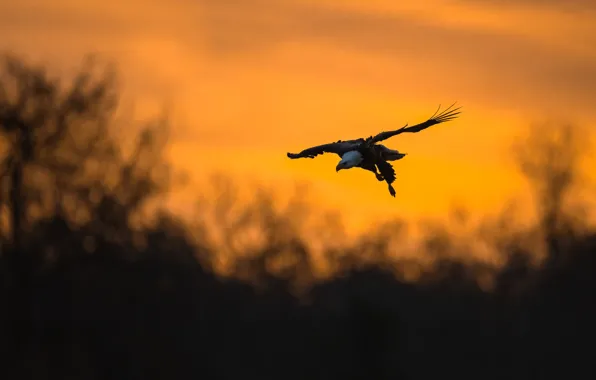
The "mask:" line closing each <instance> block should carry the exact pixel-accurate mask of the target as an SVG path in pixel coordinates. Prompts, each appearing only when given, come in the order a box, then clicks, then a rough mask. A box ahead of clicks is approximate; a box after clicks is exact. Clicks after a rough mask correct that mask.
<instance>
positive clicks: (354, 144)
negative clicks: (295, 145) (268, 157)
mask: <svg viewBox="0 0 596 380" xmlns="http://www.w3.org/2000/svg"><path fill="white" fill-rule="evenodd" d="M363 142H364V140H363V139H358V140H349V141H341V140H339V141H337V142H334V143H329V144H323V145H318V146H313V147H312V148H308V149H304V150H303V151H302V152H300V153H288V157H289V158H292V159H294V158H305V157H308V158H315V157H316V156H318V155H319V154H323V153H335V154H337V155H339V156H342V155H343V154H344V153H346V152H349V151H351V150H355V149H357V148H358V146H359V145H360V144H362V143H363Z"/></svg>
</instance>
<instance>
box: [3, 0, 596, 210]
mask: <svg viewBox="0 0 596 380" xmlns="http://www.w3.org/2000/svg"><path fill="white" fill-rule="evenodd" d="M0 28H2V32H3V35H4V36H5V38H4V39H3V42H1V43H0V49H10V50H12V51H14V52H15V53H17V54H22V55H23V56H25V57H31V58H32V59H34V60H35V61H37V62H43V63H46V64H47V65H48V66H49V67H50V68H52V69H56V70H57V71H65V70H66V71H67V70H69V68H71V67H75V66H78V65H79V64H80V62H81V59H82V58H83V57H84V56H85V55H86V54H88V53H100V54H101V55H103V56H105V57H108V58H110V59H112V60H114V61H115V62H117V63H118V66H119V69H120V72H121V77H122V79H123V81H124V95H125V98H126V101H130V99H132V101H134V103H135V104H137V111H138V113H139V114H148V113H150V112H151V111H152V110H153V109H154V108H155V107H156V106H157V105H159V104H161V103H167V104H170V105H173V114H172V115H173V120H172V121H173V127H174V130H173V136H172V143H171V146H170V148H169V151H170V156H171V158H172V160H173V162H174V164H175V165H177V166H179V167H180V168H182V169H184V170H187V171H188V172H189V174H190V175H191V176H192V177H193V178H195V179H197V180H199V179H201V177H202V176H203V175H204V174H209V173H210V172H211V171H212V170H220V171H225V172H227V173H229V174H230V175H233V176H238V177H239V178H240V177H250V178H259V179H261V180H262V181H264V182H266V183H270V184H274V183H276V182H275V181H279V182H280V183H282V182H283V183H289V182H292V181H304V180H307V181H309V182H312V183H313V186H314V190H315V192H316V194H317V195H318V198H320V199H321V201H322V202H324V203H325V204H329V205H330V207H333V208H342V209H344V210H345V212H346V217H347V218H348V219H351V220H353V221H354V220H355V221H358V220H360V219H362V218H366V217H365V216H364V215H366V214H368V215H369V216H368V217H370V216H371V215H386V216H387V217H392V216H401V217H406V218H417V217H423V216H432V215H442V214H444V213H445V212H446V211H447V210H448V209H449V207H450V206H451V204H453V203H460V204H461V203H465V205H466V206H468V207H469V208H471V209H473V210H476V211H478V212H486V211H488V210H494V209H496V208H499V207H500V205H501V204H502V203H503V202H504V201H506V200H508V199H509V198H510V197H512V196H516V195H518V194H521V195H524V194H522V193H521V192H522V190H523V188H524V184H523V182H522V181H521V180H520V178H519V175H517V173H516V172H515V171H514V170H513V169H512V166H511V165H512V161H511V158H510V157H509V156H508V144H510V143H511V142H513V141H514V139H515V137H516V136H518V135H519V134H520V133H521V131H522V129H523V127H525V126H526V125H528V124H531V123H534V122H541V121H546V120H562V121H571V122H576V123H579V124H583V125H586V126H588V127H590V128H593V127H594V126H595V125H594V122H593V120H594V116H596V108H594V101H595V100H596V51H595V50H594V49H593V46H596V6H590V4H587V3H586V2H582V1H579V0H577V1H571V2H569V3H568V4H566V5H558V4H555V3H554V2H537V1H532V0H522V1H518V2H513V1H509V0H485V1H480V2H476V1H475V2H473V3H472V2H471V1H470V0H450V1H449V0H432V1H429V2H425V4H424V5H423V4H422V3H420V2H414V1H406V2H400V3H399V4H397V3H396V2H394V1H381V0H377V1H363V0H360V1H359V0H349V1H342V2H339V1H331V0H324V1H312V0H281V1H279V0H277V1H274V0H251V1H239V0H225V1H211V0H196V1H189V0H178V1H170V2H165V0H164V1H161V0H152V1H144V2H141V1H140V0H129V1H126V2H120V3H113V4H112V3H105V2H97V1H94V0H91V1H90V2H87V3H85V4H83V3H80V2H77V1H74V0H57V1H55V2H53V3H52V4H51V6H50V5H48V4H47V3H46V2H43V1H40V0H24V1H22V2H19V3H3V4H1V5H0ZM454 101H457V102H458V104H459V105H461V106H462V107H463V108H462V114H461V115H460V117H459V118H458V119H456V120H454V121H450V122H448V123H446V124H441V125H438V126H434V127H432V128H430V129H428V130H427V131H424V132H422V133H420V134H415V135H411V136H403V135H402V136H399V137H396V138H394V139H391V140H389V141H388V142H387V144H388V145H389V146H391V147H392V148H396V149H398V150H400V151H403V152H407V153H408V156H407V157H406V158H405V159H403V160H401V161H398V162H395V163H394V167H395V169H396V174H397V180H396V183H395V184H394V186H395V188H396V190H397V192H398V194H397V198H395V199H394V198H392V197H390V196H389V194H388V192H387V189H386V186H385V185H384V184H380V183H378V182H377V181H376V180H375V179H374V176H372V174H371V173H367V172H365V171H358V170H352V171H347V172H345V173H344V172H340V173H338V174H336V173H335V171H334V170H333V168H334V166H335V163H336V161H337V158H336V157H334V156H327V157H317V158H316V159H314V160H289V159H287V157H286V156H285V154H286V152H288V151H299V150H301V149H303V148H306V147H309V146H313V145H318V144H321V143H325V142H330V141H336V140H338V139H347V138H355V137H360V136H363V137H366V136H369V135H371V134H374V133H377V132H379V131H382V130H387V129H394V128H396V127H398V126H402V125H403V124H405V123H409V124H414V123H418V122H421V121H424V120H425V119H426V118H427V117H428V116H429V115H431V114H432V113H433V112H434V110H435V109H436V108H437V106H438V105H439V104H442V105H443V106H447V105H449V104H451V103H453V102H454ZM280 186H281V185H280ZM191 193H192V190H191ZM187 199H190V198H187V197H186V196H185V197H184V200H183V198H180V200H179V203H180V202H182V203H184V202H188V200H187Z"/></svg>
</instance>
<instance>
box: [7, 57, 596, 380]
mask: <svg viewBox="0 0 596 380" xmlns="http://www.w3.org/2000/svg"><path fill="white" fill-rule="evenodd" d="M5 63H6V65H5V66H4V71H3V77H2V81H1V82H0V134H1V136H2V149H3V151H2V155H1V156H0V158H1V159H2V182H1V185H2V187H1V191H0V196H1V198H0V206H1V207H2V208H1V215H2V235H1V239H2V241H1V253H0V254H1V257H0V265H1V266H0V270H1V271H0V280H1V283H0V285H1V286H0V302H1V305H2V308H1V312H0V323H1V325H0V334H1V335H0V348H1V350H2V351H1V355H2V356H1V358H2V367H1V368H0V371H2V372H1V376H2V378H6V379H143V380H148V379H244V378H260V379H436V378H439V377H443V376H447V377H449V376H453V377H455V378H458V379H462V378H469V379H477V378H488V379H503V378H506V379H528V378H536V379H546V378H590V377H593V376H594V375H596V371H595V370H594V369H595V364H594V363H595V362H594V359H593V355H591V353H592V351H593V350H592V345H593V342H594V337H595V332H596V331H595V329H594V326H595V321H596V313H595V311H594V296H595V295H596V276H595V274H596V258H595V257H596V256H595V248H596V231H593V230H591V229H590V228H588V227H587V226H586V225H585V224H582V223H580V222H581V221H582V220H583V219H582V218H580V217H578V214H577V213H576V212H569V211H568V210H572V208H571V207H572V206H570V205H567V204H566V203H565V202H566V194H567V193H568V190H569V189H570V186H571V184H572V183H573V180H574V178H575V176H574V172H573V170H575V169H574V168H575V166H576V163H575V157H574V156H573V155H572V153H573V151H570V150H569V149H573V148H570V143H569V141H570V140H569V139H567V140H556V139H555V140H556V141H555V140H553V141H554V142H553V141H550V142H549V143H548V144H550V145H548V144H547V145H548V147H550V148H549V149H551V148H552V149H554V148H553V147H555V148H556V144H557V143H560V142H561V141H563V143H564V146H561V145H559V146H558V148H557V149H554V150H552V149H551V150H548V149H545V148H544V146H543V145H544V144H546V143H545V142H544V141H543V142H541V143H540V144H543V145H540V144H535V146H534V147H535V149H537V150H535V151H534V153H536V154H534V153H532V151H530V154H528V151H525V152H526V153H525V155H524V154H522V155H520V162H521V163H523V165H522V169H524V170H525V171H526V174H527V175H528V176H529V177H530V178H531V179H533V180H534V182H536V183H539V186H535V187H534V188H535V189H537V199H539V200H540V201H539V202H540V205H542V206H543V207H542V208H540V212H541V214H540V215H543V216H542V217H541V218H540V222H539V223H538V227H536V228H533V229H532V228H530V229H527V228H526V229H522V228H521V227H520V228H516V227H515V226H514V225H513V222H512V221H511V220H510V219H508V217H507V215H506V214H503V215H504V216H503V217H502V218H501V219H500V220H496V221H492V222H487V223H485V224H484V225H483V226H482V228H479V229H478V233H477V234H475V235H474V237H470V238H469V239H471V240H470V241H463V242H462V241H458V240H457V238H454V237H453V236H452V235H451V234H450V233H449V232H448V231H446V230H444V229H443V230H441V229H439V228H435V229H434V230H433V232H432V234H430V235H432V236H430V237H429V238H428V239H427V240H426V244H425V245H424V252H425V253H424V254H422V252H423V250H422V248H421V249H420V254H419V256H421V257H426V258H428V257H431V258H432V260H430V262H431V264H424V265H423V264H422V263H412V262H411V261H406V260H398V259H391V257H392V256H391V255H390V254H389V253H390V252H391V251H392V249H393V248H391V247H392V245H391V240H392V238H395V237H397V238H398V239H402V238H403V237H404V230H403V226H402V225H401V224H399V223H398V224H390V225H386V226H383V227H379V228H378V229H377V230H376V231H373V232H374V233H372V232H371V234H370V235H369V236H367V237H365V238H363V239H361V240H359V241H357V242H355V243H353V244H351V245H348V244H347V243H346V244H343V245H342V244H339V245H338V244H334V245H331V244H328V245H327V246H325V247H324V248H323V250H324V251H325V254H324V255H323V257H326V258H327V259H328V260H329V261H330V262H331V263H332V264H333V265H332V268H333V269H332V271H331V272H330V273H331V274H330V275H328V276H327V277H321V276H320V275H318V274H317V271H316V270H315V264H314V263H313V261H312V257H313V255H312V254H311V249H312V248H310V246H309V244H307V242H306V240H305V238H301V233H300V231H299V230H300V226H299V225H296V223H297V222H296V220H301V219H300V218H298V217H296V218H291V217H289V215H294V216H296V215H297V212H298V211H297V210H304V207H303V205H297V203H296V202H298V203H299V201H294V202H295V203H292V202H290V203H291V204H290V206H289V207H288V209H286V211H279V210H277V209H275V208H274V207H273V204H272V202H271V199H270V198H268V197H267V196H263V197H255V199H257V200H256V201H255V203H254V204H253V205H252V206H250V205H249V206H246V207H244V208H243V209H241V210H239V211H238V210H237V212H236V213H235V217H231V216H230V217H228V216H227V214H228V213H231V214H233V212H231V211H230V210H231V208H232V207H231V206H230V205H229V204H227V205H226V200H225V199H224V198H225V197H224V198H220V200H219V201H218V202H215V201H214V202H211V203H210V204H211V205H213V206H214V207H212V209H213V210H215V219H210V218H208V217H207V216H206V214H201V223H196V225H192V226H189V225H184V224H182V222H180V221H178V220H177V219H176V218H175V217H173V216H171V215H169V214H167V213H166V212H165V211H160V210H159V209H157V210H156V208H155V207H154V203H155V202H154V203H152V201H154V200H155V199H159V197H160V196H162V195H163V194H165V192H166V190H167V189H168V187H169V186H170V184H171V178H172V177H171V175H170V171H169V169H168V167H167V165H166V164H164V162H165V161H164V160H163V159H162V158H161V148H162V147H163V143H164V142H165V135H164V134H163V133H165V131H166V129H165V127H166V124H165V123H164V122H160V123H157V124H155V125H151V126H149V127H147V128H145V129H142V130H141V132H140V134H139V137H140V138H139V139H138V141H137V142H136V144H134V146H133V147H132V148H131V149H130V153H129V154H125V153H124V152H123V151H122V149H121V145H120V144H119V143H118V142H119V139H117V138H116V137H115V134H114V133H115V132H114V131H110V130H109V129H108V126H109V125H110V124H111V123H114V120H115V116H114V112H115V111H116V104H117V99H116V89H115V87H114V82H113V77H111V76H100V79H98V80H94V79H93V76H92V75H90V70H89V69H85V70H83V71H82V73H81V74H80V75H79V76H78V77H76V78H75V80H74V81H73V84H72V85H71V86H66V85H63V84H62V83H61V82H60V81H58V80H56V79H51V78H49V77H48V76H47V74H46V73H45V72H44V70H43V69H41V68H35V67H32V66H29V65H26V64H24V63H23V62H21V61H20V60H18V59H15V58H7V59H6V60H5ZM565 136H567V135H565ZM532 141H534V140H532ZM541 141H542V140H541ZM553 144H555V145H553ZM528 146H530V145H528V144H526V145H525V147H524V149H529V148H528ZM566 149H567V150H566ZM538 152H543V153H544V155H543V156H539V155H537V153H538ZM524 157H525V158H524ZM528 157H531V158H532V160H529V159H528ZM536 157H542V158H543V159H544V160H545V161H543V162H540V161H536V160H535V159H536ZM530 161H531V162H530ZM547 164H550V165H551V168H550V169H548V165H547ZM545 168H546V169H548V170H546V169H545ZM538 169H540V170H538ZM549 170H550V171H549ZM156 197H157V198H156ZM203 202H204V203H205V201H203ZM147 210H149V211H147ZM204 212H205V213H207V211H205V210H204ZM147 213H149V215H156V216H157V217H156V218H153V219H151V218H148V217H146V215H148V214H147ZM224 214H226V215H224ZM213 220H217V222H214V221H213ZM578 220H579V221H578ZM214 226H215V227H216V229H219V231H220V232H221V231H223V232H224V233H223V235H222V236H223V237H221V236H220V238H219V239H215V238H214V237H213V236H215V235H211V232H212V231H209V230H212V229H213V228H212V227H214ZM329 228H330V229H331V226H329ZM255 229H256V230H255ZM251 231H252V232H251ZM254 231H256V232H254ZM251 233H254V234H255V235H253V239H252V241H253V243H254V242H258V243H254V244H248V243H246V240H243V239H245V238H246V236H250V234H251ZM472 240H473V241H472ZM480 241H482V242H485V243H486V244H488V245H490V246H491V247H492V248H493V249H494V250H495V252H498V254H500V255H501V257H503V258H504V259H505V263H504V264H503V265H502V266H498V267H497V266H491V265H487V264H482V263H480V262H475V261H473V260H471V259H467V260H464V259H462V257H464V256H465V255H466V254H469V253H473V252H471V250H473V248H470V247H471V245H473V244H472V243H476V242H480ZM536 242H538V243H540V242H544V244H542V245H541V244H538V243H536ZM333 243H335V242H333ZM539 253H541V254H542V256H541V255H540V254H539ZM224 256H226V257H232V258H235V259H234V260H233V264H229V265H228V266H227V267H226V268H224V269H221V268H219V266H218V263H217V262H218V260H217V258H218V257H219V258H221V257H224ZM468 257H471V256H470V255H468ZM537 258H538V259H541V260H540V261H539V262H538V264H536V262H535V261H536V259H537ZM280 263H286V264H284V265H282V264H280ZM288 263H289V264H288ZM412 268H414V269H416V272H417V273H418V276H416V278H415V279H414V280H410V279H408V280H406V279H407V277H408V276H407V275H406V272H407V271H408V270H410V269H412ZM219 272H222V273H224V272H225V273H227V275H226V276H223V275H221V274H218V273H219ZM487 279H488V280H487ZM487 284H488V285H487Z"/></svg>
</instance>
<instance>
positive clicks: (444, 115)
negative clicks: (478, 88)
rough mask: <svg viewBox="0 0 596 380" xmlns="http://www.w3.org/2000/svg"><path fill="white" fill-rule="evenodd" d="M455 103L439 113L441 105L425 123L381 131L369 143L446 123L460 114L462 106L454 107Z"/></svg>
mask: <svg viewBox="0 0 596 380" xmlns="http://www.w3.org/2000/svg"><path fill="white" fill-rule="evenodd" d="M454 105H455V103H453V104H452V105H450V106H449V107H448V108H447V109H446V110H444V111H443V112H441V113H439V114H437V112H439V109H441V106H440V105H439V108H438V109H437V110H436V111H435V113H434V114H433V115H432V116H431V117H429V118H428V120H426V121H425V122H423V123H420V124H416V125H412V126H411V127H408V125H407V124H406V125H405V126H403V127H401V128H400V129H396V130H394V131H388V132H381V133H379V134H378V135H376V136H375V137H373V138H372V139H371V140H370V141H369V143H370V144H375V143H377V142H379V141H383V140H386V139H388V138H390V137H393V136H396V135H399V134H400V133H406V132H413V133H415V132H420V131H422V130H423V129H426V128H428V127H430V126H432V125H435V124H439V123H444V122H446V121H450V120H453V119H455V118H456V117H457V115H459V114H460V111H459V110H460V109H461V107H457V108H453V109H452V107H453V106H454Z"/></svg>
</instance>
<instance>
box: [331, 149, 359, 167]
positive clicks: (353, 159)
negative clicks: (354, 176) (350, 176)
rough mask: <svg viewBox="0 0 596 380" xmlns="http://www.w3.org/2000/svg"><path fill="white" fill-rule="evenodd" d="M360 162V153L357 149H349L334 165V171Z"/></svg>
mask: <svg viewBox="0 0 596 380" xmlns="http://www.w3.org/2000/svg"><path fill="white" fill-rule="evenodd" d="M361 162H362V155H361V154H360V153H359V152H357V151H351V152H347V153H346V154H344V155H343V156H342V158H341V161H339V163H338V164H337V166H336V167H335V171H336V172H338V171H340V170H343V169H350V168H353V167H355V166H358V164H360V163H361Z"/></svg>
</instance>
